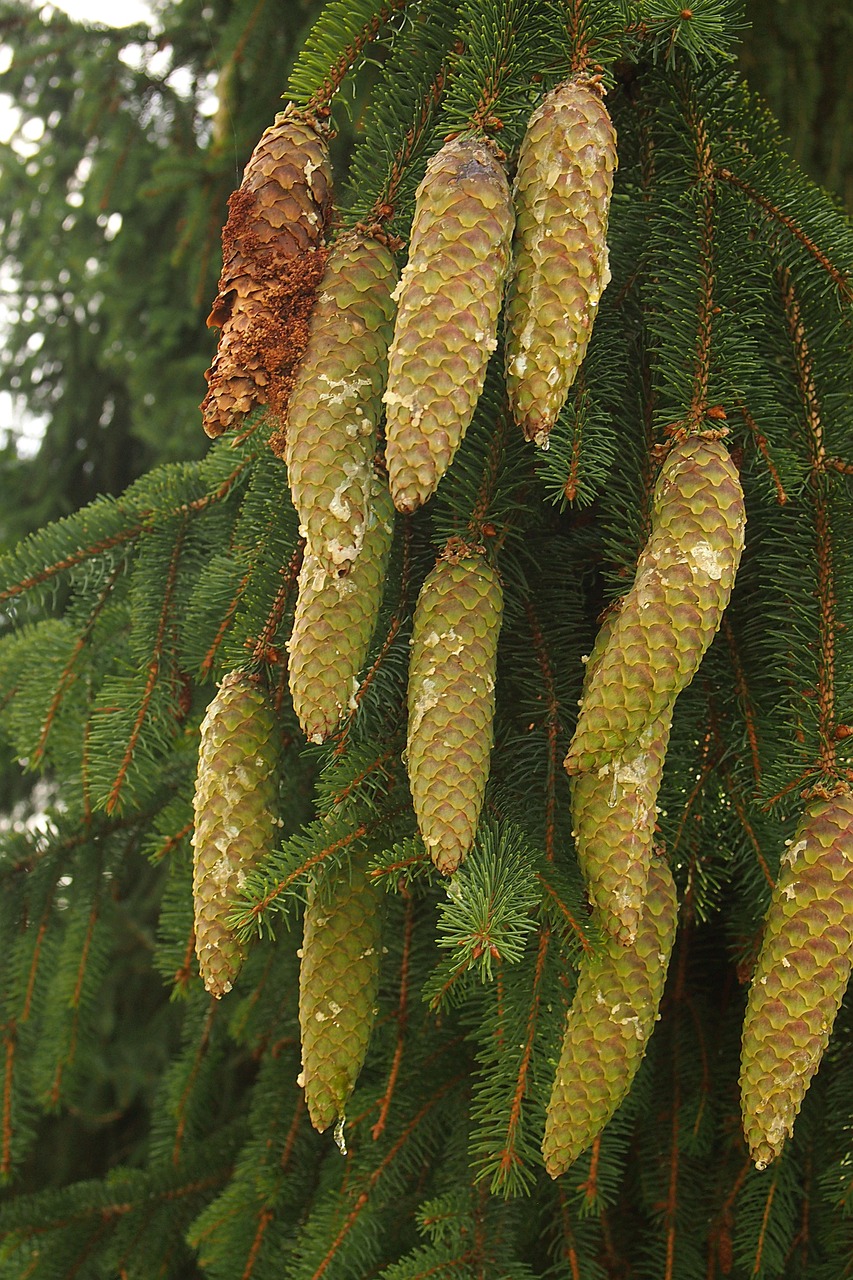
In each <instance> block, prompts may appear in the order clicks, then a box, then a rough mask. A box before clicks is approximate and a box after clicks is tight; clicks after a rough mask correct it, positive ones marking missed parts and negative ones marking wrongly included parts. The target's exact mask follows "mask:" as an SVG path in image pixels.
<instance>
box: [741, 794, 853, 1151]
mask: <svg viewBox="0 0 853 1280" xmlns="http://www.w3.org/2000/svg"><path fill="white" fill-rule="evenodd" d="M851 963H853V796H851V795H850V793H849V792H847V791H845V792H844V793H843V794H841V795H834V796H831V797H829V798H828V799H816V800H813V801H812V802H811V803H810V804H809V806H808V809H807V810H806V812H805V814H804V815H803V818H802V821H801V822H800V825H799V827H798V828H797V832H796V835H795V836H794V839H793V841H792V842H791V844H790V845H789V846H788V849H787V852H786V853H785V855H784V857H783V858H782V866H781V869H780V873H779V879H778V881H777V882H776V887H775V889H774V890H773V897H772V899H771V902H770V907H769V909H768V912H767V918H766V920H765V924H764V938H763V941H762V944H761V952H760V954H759V957H758V963H757V964H756V966H755V972H754V974H753V977H752V985H751V986H750V989H749V1000H748V1003H747V1009H746V1016H745V1018H744V1024H743V1044H742V1050H741V1073H740V1085H741V1107H742V1111H743V1129H744V1134H745V1136H746V1140H747V1143H748V1144H749V1150H750V1153H751V1155H752V1158H753V1160H754V1161H755V1163H756V1165H757V1167H758V1168H759V1169H765V1168H766V1167H767V1165H768V1164H769V1163H770V1161H771V1160H773V1159H774V1158H775V1157H776V1156H778V1155H779V1153H780V1151H781V1150H782V1147H783V1145H784V1143H785V1139H786V1138H787V1137H789V1136H790V1134H791V1132H792V1130H793V1126H794V1120H795V1119H796V1117H797V1115H798V1114H799V1110H800V1107H801V1105H802V1101H803V1098H804V1097H805V1093H806V1090H807V1089H808V1087H809V1084H810V1082H811V1079H812V1076H813V1075H814V1074H815V1072H816V1071H817V1069H818V1066H819V1065H820V1060H821V1057H822V1056H823V1052H824V1050H825V1048H826V1046H827V1044H828V1043H829V1037H830V1035H831V1033H832V1026H833V1023H834V1021H835V1015H836V1014H837V1013H838V1009H839V1006H840V1004H841V1000H842V998H843V996H844V992H845V990H846V988H847V982H848V979H849V977H850V966H851Z"/></svg>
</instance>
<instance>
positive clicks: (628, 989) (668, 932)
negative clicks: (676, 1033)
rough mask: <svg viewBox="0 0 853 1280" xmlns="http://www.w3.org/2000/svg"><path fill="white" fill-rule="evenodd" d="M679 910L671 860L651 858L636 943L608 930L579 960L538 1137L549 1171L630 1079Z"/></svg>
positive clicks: (603, 1117) (577, 1151)
mask: <svg viewBox="0 0 853 1280" xmlns="http://www.w3.org/2000/svg"><path fill="white" fill-rule="evenodd" d="M677 911H678V903H677V900H676V896H675V885H674V884H673V881H672V874H671V872H670V870H669V867H667V865H666V863H664V862H663V861H656V862H653V863H652V866H651V868H650V871H649V884H648V891H647V894H646V900H645V906H644V909H643V915H642V919H641V921H640V925H639V928H638V929H637V936H636V938H635V939H634V942H633V944H632V945H631V946H630V947H624V946H622V945H621V944H620V943H619V942H618V941H617V940H616V939H615V938H613V937H609V936H606V937H605V940H604V947H603V950H602V951H601V952H600V953H599V954H597V955H595V956H591V957H585V958H584V960H583V961H582V963H581V970H580V973H579V974H578V986H577V990H576V992H575V997H574V1000H573V1001H572V1007H571V1009H570V1010H569V1016H568V1021H567V1023H566V1032H565V1036H564V1038H563V1048H562V1052H561V1054H560V1062H559V1065H558V1067H557V1074H556V1077H555V1080H554V1087H553V1089H552V1091H551V1099H550V1101H549V1103H548V1110H547V1115H546V1120H545V1136H544V1138H543V1139H542V1154H543V1156H544V1157H545V1168H546V1169H547V1171H548V1173H550V1175H551V1177H552V1178H556V1177H558V1176H559V1175H560V1174H561V1173H565V1171H566V1170H567V1169H568V1168H569V1166H570V1165H571V1164H573V1163H574V1161H575V1160H577V1158H578V1156H580V1155H581V1154H582V1153H583V1152H584V1151H586V1149H587V1147H588V1146H589V1145H590V1144H591V1143H592V1142H594V1141H595V1139H596V1138H597V1137H598V1135H599V1133H601V1130H602V1129H603V1128H604V1126H605V1125H606V1124H607V1121H608V1120H609V1119H610V1117H611V1116H612V1115H613V1113H614V1111H615V1110H616V1108H617V1107H618V1106H619V1104H620V1102H621V1101H622V1099H623V1098H624V1097H625V1095H626V1094H627V1092H628V1090H629V1089H630V1087H631V1083H632V1081H633V1079H634V1076H635V1075H636V1074H637V1069H638V1068H639V1066H640V1063H641V1062H642V1060H643V1056H644V1055H645V1052H646V1046H647V1044H648V1041H649V1036H650V1035H651V1034H652V1030H653V1028H654V1025H655V1021H656V1020H657V1017H658V1009H659V1007H660V1002H661V996H662V995H663V988H664V982H665V981H666V971H667V966H668V964H669V957H670V953H671V951H672V944H673V941H674V939H675V925H676V917H677Z"/></svg>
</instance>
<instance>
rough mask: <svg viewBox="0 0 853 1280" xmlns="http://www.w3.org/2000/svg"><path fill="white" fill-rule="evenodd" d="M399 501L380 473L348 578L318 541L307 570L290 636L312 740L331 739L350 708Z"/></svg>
mask: <svg viewBox="0 0 853 1280" xmlns="http://www.w3.org/2000/svg"><path fill="white" fill-rule="evenodd" d="M393 533H394V507H393V505H392V503H391V497H390V495H389V493H388V490H387V489H385V488H384V487H383V486H382V484H381V482H380V481H379V480H378V479H377V480H375V481H374V489H373V493H372V495H371V500H370V504H369V506H368V511H367V517H366V521H365V530H364V538H363V542H362V546H361V551H360V554H359V556H358V559H357V560H356V561H355V562H354V563H353V567H352V569H351V570H350V572H349V574H348V575H347V576H346V577H345V578H341V577H338V576H337V575H331V574H329V573H328V572H327V570H326V569H325V568H324V566H323V564H322V563H321V561H320V559H319V558H318V557H317V556H316V555H315V554H314V552H313V551H312V549H311V546H310V543H309V544H308V546H306V548H305V559H304V561H303V563H302V569H301V570H300V573H299V594H298V596H297V600H296V614H295V617H294V620H293V630H292V632H291V635H290V639H289V640H288V642H287V648H288V653H289V655H290V657H289V663H288V675H289V680H290V694H291V697H292V699H293V708H294V710H295V712H296V715H297V718H298V720H299V724H300V725H301V727H302V731H303V733H304V734H305V736H306V737H307V738H308V740H309V741H310V742H324V741H325V740H326V738H328V737H329V735H330V734H331V733H334V731H335V729H336V728H337V727H338V725H339V723H340V721H341V719H342V717H343V716H344V715H345V713H346V712H347V711H348V710H349V709H350V705H351V700H352V697H353V694H354V693H355V691H356V689H357V688H358V681H357V679H356V677H357V676H358V673H359V671H360V670H361V667H362V664H363V663H364V660H365V658H366V657H367V650H368V647H369V645H370V637H371V636H372V635H373V629H374V627H375V625H376V615H377V614H378V612H379V605H380V603H381V601H382V591H383V588H384V586H385V570H386V568H387V565H388V556H389V553H390V551H391V540H392V537H393Z"/></svg>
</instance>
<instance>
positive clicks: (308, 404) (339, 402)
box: [284, 231, 397, 577]
mask: <svg viewBox="0 0 853 1280" xmlns="http://www.w3.org/2000/svg"><path fill="white" fill-rule="evenodd" d="M396 281H397V268H396V265H395V263H394V259H393V257H392V256H391V254H390V253H389V252H388V250H387V249H386V248H385V246H384V245H382V244H380V243H379V241H378V240H375V239H374V238H373V237H372V236H369V235H365V234H364V233H363V232H358V231H353V232H349V233H347V234H345V235H342V236H341V237H340V239H339V240H337V242H336V243H335V246H334V248H333V249H332V252H331V253H330V255H329V258H328V261H327V262H326V271H325V274H324V276H323V281H322V284H321V285H320V290H319V292H318V295H317V303H316V305H315V308H314V311H313V313H312V316H311V332H310V336H309V339H308V345H307V347H306V349H305V355H304V356H303V358H302V364H301V366H300V369H299V374H298V377H297V381H296V385H295V386H294V388H293V391H292V393H291V396H290V401H289V405H288V414H287V438H286V444H285V453H284V458H285V461H286V463H287V471H288V479H289V481H290V491H291V494H292V496H293V505H294V506H295V507H296V510H297V511H298V512H299V520H300V523H301V525H302V532H303V534H304V536H305V537H306V538H307V539H308V543H309V545H310V547H311V550H312V552H313V554H314V555H315V556H316V557H317V559H318V560H319V562H320V564H321V565H322V566H323V568H324V569H325V570H326V572H327V573H328V574H330V575H333V576H337V577H343V576H345V575H346V574H347V573H349V571H350V569H351V568H352V565H353V561H354V560H355V559H356V557H357V556H358V554H359V552H360V551H361V547H362V543H363V541H364V530H365V523H366V519H367V511H368V507H369V504H370V501H371V494H372V491H373V486H374V472H373V455H374V453H375V451H376V428H377V426H378V423H379V419H380V417H381V415H382V391H383V388H384V386H385V381H386V376H387V355H388V344H389V342H390V341H391V333H392V326H393V318H394V303H393V301H392V299H391V293H392V290H393V288H394V285H395V284H396Z"/></svg>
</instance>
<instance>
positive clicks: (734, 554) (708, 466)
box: [566, 436, 746, 773]
mask: <svg viewBox="0 0 853 1280" xmlns="http://www.w3.org/2000/svg"><path fill="white" fill-rule="evenodd" d="M745 523H746V515H745V511H744V503H743V491H742V489H741V486H740V480H739V478H738V472H737V468H736V467H735V465H734V463H733V462H732V460H731V458H730V457H729V452H728V450H727V449H726V447H725V445H724V444H722V443H721V442H720V441H719V440H706V439H703V438H701V437H698V436H694V437H691V438H689V439H687V440H685V441H683V442H682V443H680V444H677V445H675V447H674V448H673V449H672V450H671V451H670V453H669V455H668V457H667V459H666V462H665V463H664V465H663V468H662V470H661V473H660V476H659V477H658V481H657V485H656V486H655V493H654V506H653V511H652V528H651V533H650V534H649V540H648V542H647V543H646V545H645V547H644V548H643V551H642V553H641V555H640V559H639V562H638V564H637V573H636V577H635V578H634V585H633V586H632V587H631V590H630V591H629V592H628V594H627V595H626V596H625V598H624V599H623V601H622V605H621V608H620V610H619V613H618V615H617V616H616V618H615V619H614V622H613V625H612V628H611V631H610V635H609V637H608V641H607V645H606V648H605V651H604V653H603V654H602V657H601V660H600V662H599V663H598V664H597V666H596V669H595V671H594V672H593V673H592V674H591V676H590V679H589V682H588V686H587V689H586V691H585V693H584V697H583V700H582V704H581V709H580V715H579V717H578V723H577V728H576V729H575V733H574V737H573V738H572V742H571V745H570V747H569V753H568V755H567V756H566V768H567V769H568V771H569V773H585V772H590V771H592V770H594V769H600V768H602V766H603V765H606V764H608V763H609V762H610V761H611V760H613V759H614V757H616V756H621V755H623V754H624V753H625V751H626V750H627V749H628V748H629V747H631V746H632V744H633V743H635V742H636V741H637V739H638V738H639V736H640V734H642V733H643V732H644V731H645V730H647V729H649V728H650V726H652V725H653V724H654V722H655V721H657V720H658V719H659V718H660V716H661V715H662V714H663V712H664V711H665V710H666V708H667V707H671V706H672V704H673V703H674V701H675V699H676V698H677V697H678V694H679V693H680V692H681V690H682V689H683V688H684V687H685V685H687V684H689V683H690V681H691V680H692V679H693V676H694V675H695V674H696V672H697V670H698V669H699V664H700V662H701V661H702V658H703V656H704V654H705V650H706V649H707V648H708V645H709V644H710V643H711V641H712V640H713V638H714V636H715V634H716V632H717V629H718V627H719V625H720V621H721V619H722V616H723V611H724V609H725V607H726V605H727V604H728V602H729V596H730V595H731V591H732V587H733V585H734V580H735V574H736V572H737V567H738V564H739V563H740V556H741V551H742V550H743V540H744V526H745Z"/></svg>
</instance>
